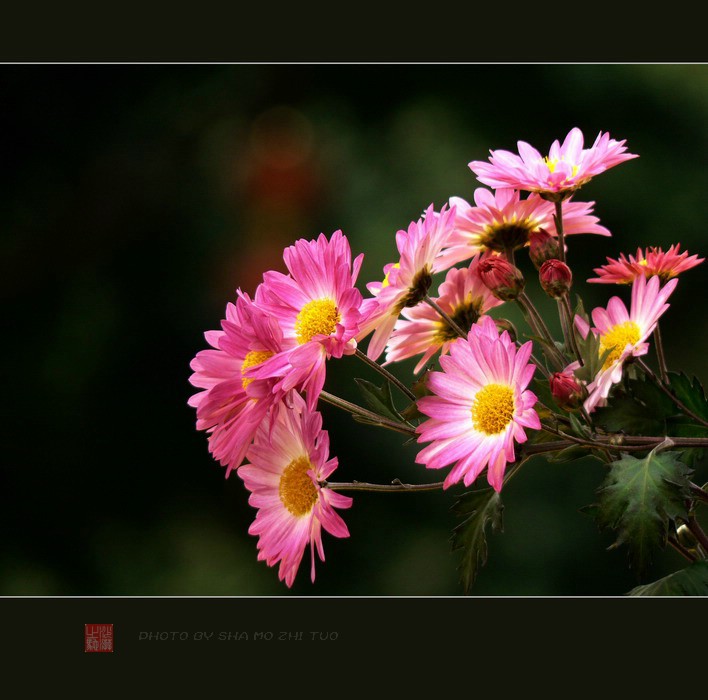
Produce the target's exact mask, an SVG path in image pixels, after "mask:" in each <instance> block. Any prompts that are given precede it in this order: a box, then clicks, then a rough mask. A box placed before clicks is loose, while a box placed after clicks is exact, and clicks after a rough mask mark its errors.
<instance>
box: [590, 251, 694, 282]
mask: <svg viewBox="0 0 708 700" xmlns="http://www.w3.org/2000/svg"><path fill="white" fill-rule="evenodd" d="M680 248H681V244H680V243H677V244H676V245H672V246H671V247H670V248H669V249H668V250H667V251H666V252H664V251H663V250H662V249H661V248H657V247H650V248H647V252H646V254H644V252H643V251H642V249H641V248H637V255H636V256H634V255H631V254H630V256H629V258H627V257H625V255H624V253H620V256H619V258H618V259H617V260H615V259H614V258H609V257H608V258H607V263H608V264H607V265H603V266H602V267H596V268H595V272H596V273H597V275H598V276H597V277H593V278H592V279H589V280H588V282H599V283H602V284H631V283H632V282H634V280H635V279H636V278H637V277H640V276H643V277H652V276H654V275H657V276H658V277H659V278H660V279H661V281H662V283H666V282H668V281H669V280H670V279H672V278H673V277H676V276H678V275H680V274H681V273H682V272H685V271H686V270H690V269H691V268H692V267H696V265H700V264H701V263H702V262H703V261H704V260H705V258H699V257H698V256H697V255H691V256H690V257H689V255H688V251H686V250H684V251H683V253H679V250H680Z"/></svg>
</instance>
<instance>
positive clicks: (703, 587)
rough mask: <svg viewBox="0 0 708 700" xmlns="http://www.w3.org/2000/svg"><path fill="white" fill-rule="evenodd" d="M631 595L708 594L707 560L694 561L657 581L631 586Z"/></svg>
mask: <svg viewBox="0 0 708 700" xmlns="http://www.w3.org/2000/svg"><path fill="white" fill-rule="evenodd" d="M627 595H631V596H677V595H680V596H692V595H697V596H708V561H694V562H693V563H692V564H690V565H689V566H687V567H686V568H685V569H681V570H680V571H676V572H675V573H673V574H670V575H669V576H664V578H660V579H659V580H658V581H654V582H653V583H648V584H646V585H645V586H637V587H636V588H633V589H632V590H631V591H630V592H629V593H628V594H627Z"/></svg>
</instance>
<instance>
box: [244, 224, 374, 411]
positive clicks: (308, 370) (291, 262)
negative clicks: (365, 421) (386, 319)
mask: <svg viewBox="0 0 708 700" xmlns="http://www.w3.org/2000/svg"><path fill="white" fill-rule="evenodd" d="M283 258H284V260H285V264H286V265H287V267H288V270H289V272H290V274H289V275H284V274H282V273H280V272H273V271H270V272H266V273H265V274H264V275H263V284H262V285H261V286H260V287H259V298H258V300H257V302H258V304H259V306H261V307H262V308H263V309H264V310H265V311H266V312H267V313H269V314H270V315H271V316H272V317H273V318H274V319H275V321H276V322H277V324H278V325H279V326H280V328H281V330H282V333H283V346H284V350H283V352H281V353H278V354H277V355H275V356H274V357H272V358H270V359H269V360H266V362H264V363H263V364H262V365H260V366H259V367H258V369H257V370H254V373H253V376H254V377H257V378H261V379H264V378H267V377H279V378H280V381H279V382H278V383H277V384H276V387H275V388H276V390H279V391H283V392H287V391H290V390H291V389H295V388H296V389H298V390H303V391H306V392H307V401H308V405H309V407H310V408H311V409H312V408H314V406H315V404H316V402H317V398H318V396H319V395H320V392H321V391H322V387H323V386H324V381H325V376H326V367H325V363H326V361H327V360H328V359H330V358H332V357H336V358H340V357H342V355H351V354H353V353H354V352H355V351H356V336H357V334H358V333H359V331H360V328H359V322H360V318H361V313H360V307H361V302H362V297H361V292H359V290H358V289H357V288H356V287H355V286H354V284H355V282H356V278H357V276H358V274H359V269H360V268H361V263H362V260H363V258H364V256H363V255H359V256H358V257H357V258H356V259H355V260H354V262H353V263H352V258H351V249H350V247H349V242H348V241H347V239H346V237H345V236H344V235H343V234H342V232H341V231H335V232H334V233H333V234H332V237H331V239H330V240H329V241H328V240H327V238H326V236H325V235H324V234H320V236H319V238H318V239H317V240H315V241H306V240H304V239H300V240H299V241H297V242H296V243H295V245H292V246H289V247H288V248H286V249H285V251H284V253H283Z"/></svg>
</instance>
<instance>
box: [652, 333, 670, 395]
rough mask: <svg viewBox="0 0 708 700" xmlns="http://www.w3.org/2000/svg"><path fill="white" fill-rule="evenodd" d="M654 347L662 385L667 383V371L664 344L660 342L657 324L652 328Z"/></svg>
mask: <svg viewBox="0 0 708 700" xmlns="http://www.w3.org/2000/svg"><path fill="white" fill-rule="evenodd" d="M654 347H655V348H656V359H657V362H658V363H659V376H660V377H661V381H662V382H664V384H668V383H669V370H668V368H667V366H666V355H665V354H664V344H663V342H662V341H661V331H660V330H659V323H658V322H657V324H656V326H655V327H654Z"/></svg>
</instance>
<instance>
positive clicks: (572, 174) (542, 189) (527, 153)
mask: <svg viewBox="0 0 708 700" xmlns="http://www.w3.org/2000/svg"><path fill="white" fill-rule="evenodd" d="M583 143H584V137H583V132H582V131H581V130H580V129H578V128H577V127H575V128H573V129H571V130H570V131H569V132H568V135H567V136H566V137H565V140H564V141H563V144H562V145H561V144H560V143H559V142H558V141H554V142H553V144H552V145H551V148H550V150H549V152H548V155H547V156H542V155H541V154H540V153H539V152H538V151H537V150H536V149H535V148H533V147H532V146H530V145H529V144H528V143H526V142H524V141H518V142H517V146H518V148H519V155H516V154H515V153H511V152H510V151H504V150H496V151H490V153H491V156H490V157H489V162H488V163H486V162H484V161H479V160H474V161H472V162H471V163H470V164H469V167H470V169H471V170H472V172H474V174H475V175H476V176H477V179H478V180H479V181H480V182H482V183H484V184H485V185H489V186H490V187H495V188H497V187H513V188H514V189H517V190H529V191H531V192H539V193H541V194H543V195H544V196H546V197H547V198H549V199H552V200H561V199H564V198H565V197H567V196H568V195H570V194H571V193H572V192H573V191H574V190H577V189H578V188H579V187H581V186H582V185H584V184H585V183H586V182H588V181H590V180H591V179H592V178H593V177H594V176H595V175H599V174H600V173H602V172H604V171H605V170H608V169H609V168H612V167H614V166H615V165H618V164H619V163H622V162H624V161H625V160H630V159H631V158H637V157H638V156H637V155H636V154H634V153H625V151H626V150H627V148H626V146H625V145H624V144H625V141H624V140H623V141H615V139H611V138H610V135H609V134H607V133H605V134H603V133H602V132H600V133H599V134H598V135H597V138H596V139H595V142H594V143H593V145H592V146H591V147H590V148H583Z"/></svg>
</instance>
